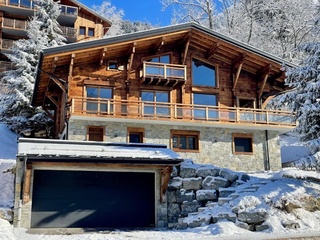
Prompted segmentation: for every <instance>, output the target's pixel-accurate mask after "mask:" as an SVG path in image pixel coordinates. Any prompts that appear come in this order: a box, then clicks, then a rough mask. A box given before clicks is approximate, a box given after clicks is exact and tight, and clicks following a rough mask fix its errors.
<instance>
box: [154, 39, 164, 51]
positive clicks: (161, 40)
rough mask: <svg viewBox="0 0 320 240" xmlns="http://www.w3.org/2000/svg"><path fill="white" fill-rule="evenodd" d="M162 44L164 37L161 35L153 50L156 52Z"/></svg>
mask: <svg viewBox="0 0 320 240" xmlns="http://www.w3.org/2000/svg"><path fill="white" fill-rule="evenodd" d="M164 44H165V37H162V38H161V39H160V40H159V43H158V44H157V45H156V46H155V48H154V52H155V53H156V52H157V51H159V50H160V49H161V48H162V47H163V45H164Z"/></svg>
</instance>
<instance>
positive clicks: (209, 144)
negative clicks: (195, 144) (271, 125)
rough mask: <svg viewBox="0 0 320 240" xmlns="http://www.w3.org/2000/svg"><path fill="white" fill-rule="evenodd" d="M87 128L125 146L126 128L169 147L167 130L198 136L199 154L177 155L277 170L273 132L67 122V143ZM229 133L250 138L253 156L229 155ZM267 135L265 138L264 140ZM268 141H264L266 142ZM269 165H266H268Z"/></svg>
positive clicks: (250, 168)
mask: <svg viewBox="0 0 320 240" xmlns="http://www.w3.org/2000/svg"><path fill="white" fill-rule="evenodd" d="M87 126H103V127H105V141H106V142H127V128H128V127H136V128H144V134H145V137H144V142H145V143H155V144H165V145H167V146H168V147H170V130H171V129H175V130H192V131H199V132H200V150H199V152H197V153H194V152H178V154H179V155H180V156H181V157H183V158H185V159H192V160H193V161H194V162H196V163H204V164H213V165H215V166H218V167H223V168H230V169H232V170H235V171H248V172H250V171H261V170H266V169H268V166H270V169H271V170H278V169H280V168H281V159H280V156H281V155H280V143H279V135H278V133H277V132H275V131H268V132H267V133H266V131H265V130H261V131H258V130H241V129H226V128H214V127H187V126H177V125H160V124H138V123H120V122H104V121H86V120H78V119H77V120H75V119H70V121H69V128H68V129H69V131H68V139H69V140H80V141H85V140H86V134H87ZM232 133H250V134H253V154H250V155H239V154H237V155H235V154H233V153H232ZM266 135H267V137H266ZM266 139H268V141H266ZM268 162H269V163H268Z"/></svg>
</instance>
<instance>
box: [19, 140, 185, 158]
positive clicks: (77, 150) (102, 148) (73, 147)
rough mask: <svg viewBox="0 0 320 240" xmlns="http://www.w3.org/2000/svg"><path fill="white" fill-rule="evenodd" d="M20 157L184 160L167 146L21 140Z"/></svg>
mask: <svg viewBox="0 0 320 240" xmlns="http://www.w3.org/2000/svg"><path fill="white" fill-rule="evenodd" d="M18 156H55V157H57V156H67V157H103V158H129V159H163V160H182V158H181V157H180V156H179V155H178V154H177V153H175V152H174V151H172V150H171V149H168V148H167V146H166V145H159V144H143V143H106V142H92V141H70V140H48V139H27V138H20V139H19V143H18Z"/></svg>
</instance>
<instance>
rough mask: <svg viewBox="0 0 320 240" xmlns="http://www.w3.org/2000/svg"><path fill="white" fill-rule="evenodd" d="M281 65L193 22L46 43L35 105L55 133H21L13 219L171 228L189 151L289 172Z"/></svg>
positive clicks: (207, 159) (236, 165)
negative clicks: (279, 101) (175, 192)
mask: <svg viewBox="0 0 320 240" xmlns="http://www.w3.org/2000/svg"><path fill="white" fill-rule="evenodd" d="M284 64H285V65H289V66H292V65H291V64H290V63H287V62H285V61H283V60H282V59H280V58H277V57H275V56H273V55H270V54H268V53H266V52H263V51H260V50H258V49H256V48H253V47H251V46H248V45H246V44H243V43H241V42H239V41H237V40H235V39H231V38H229V37H226V36H224V35H221V34H218V33H216V32H213V31H211V30H209V29H207V28H205V27H202V26H199V25H196V24H193V23H186V24H181V25H175V26H169V27H163V28H158V29H152V30H148V31H143V32H136V33H132V34H126V35H122V36H116V37H109V38H104V39H98V40H92V41H87V42H81V43H75V44H68V45H65V46H60V47H55V48H48V49H44V50H43V52H42V54H41V56H40V61H39V66H38V72H37V79H36V83H35V89H34V95H33V99H32V103H33V105H34V106H41V107H42V108H43V109H44V110H45V111H46V112H47V113H48V115H49V116H50V117H52V119H53V120H54V127H53V128H52V130H51V138H52V139H49V140H48V139H47V140H44V139H20V141H19V149H18V155H17V175H16V192H15V215H14V216H15V217H14V224H15V225H16V226H21V227H26V228H30V227H166V226H167V225H168V215H167V212H168V204H167V203H166V198H165V196H166V188H167V185H168V180H169V178H170V174H171V171H172V169H173V167H174V166H176V165H179V164H180V162H181V161H182V159H187V158H188V159H192V160H193V161H194V162H196V163H207V164H213V165H216V166H218V167H221V168H230V169H233V170H241V171H257V170H269V169H272V170H276V169H280V168H281V162H280V146H279V135H280V134H281V133H284V132H287V131H290V130H292V129H293V128H294V127H295V123H294V122H292V116H291V114H290V113H289V112H285V111H274V110H268V109H266V105H267V103H268V101H269V100H270V99H271V98H272V97H273V96H274V95H276V94H278V93H280V92H282V91H284V90H285V86H284V79H285V73H284V72H283V68H282V65H284ZM88 189H89V190H90V191H92V192H90V191H88ZM110 196H113V197H112V198H111V197H110ZM128 206H129V207H128ZM116 210H117V211H116ZM137 219H139V221H137Z"/></svg>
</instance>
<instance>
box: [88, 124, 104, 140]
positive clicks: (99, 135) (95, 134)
mask: <svg viewBox="0 0 320 240" xmlns="http://www.w3.org/2000/svg"><path fill="white" fill-rule="evenodd" d="M87 140H88V141H103V140H104V127H97V126H89V127H88V129H87Z"/></svg>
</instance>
